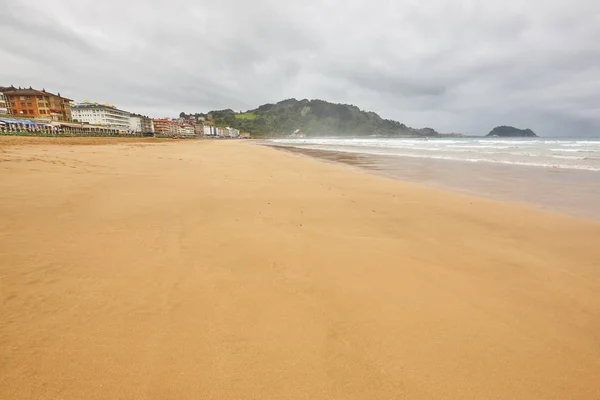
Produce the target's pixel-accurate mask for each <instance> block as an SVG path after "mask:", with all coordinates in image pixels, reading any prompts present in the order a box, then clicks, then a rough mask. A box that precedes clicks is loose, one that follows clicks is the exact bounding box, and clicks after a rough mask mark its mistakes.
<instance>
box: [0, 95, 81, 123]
mask: <svg viewBox="0 0 600 400" xmlns="http://www.w3.org/2000/svg"><path fill="white" fill-rule="evenodd" d="M1 92H2V93H4V96H5V98H6V102H7V107H6V108H7V111H8V110H10V114H11V115H13V116H15V117H24V118H30V119H31V118H35V119H39V120H45V121H70V120H71V102H72V100H71V99H68V98H66V97H62V96H61V95H60V93H58V94H53V93H50V92H46V90H45V89H42V90H37V89H33V88H31V87H29V89H23V88H16V87H14V86H10V87H4V88H2V90H1Z"/></svg>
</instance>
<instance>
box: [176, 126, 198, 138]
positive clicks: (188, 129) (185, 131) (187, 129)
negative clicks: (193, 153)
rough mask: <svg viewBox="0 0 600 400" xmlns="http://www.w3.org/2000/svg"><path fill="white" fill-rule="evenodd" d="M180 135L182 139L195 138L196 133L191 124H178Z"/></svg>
mask: <svg viewBox="0 0 600 400" xmlns="http://www.w3.org/2000/svg"><path fill="white" fill-rule="evenodd" d="M177 128H178V131H177V133H178V135H179V136H181V137H195V136H196V131H195V129H194V127H193V126H192V125H190V124H178V127H177Z"/></svg>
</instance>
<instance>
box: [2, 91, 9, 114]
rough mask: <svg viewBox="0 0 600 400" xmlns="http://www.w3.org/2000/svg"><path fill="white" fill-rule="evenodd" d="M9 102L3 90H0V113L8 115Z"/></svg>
mask: <svg viewBox="0 0 600 400" xmlns="http://www.w3.org/2000/svg"><path fill="white" fill-rule="evenodd" d="M8 105H9V102H8V100H7V99H6V96H5V95H4V93H3V92H0V115H10V108H8Z"/></svg>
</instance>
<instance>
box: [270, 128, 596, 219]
mask: <svg viewBox="0 0 600 400" xmlns="http://www.w3.org/2000/svg"><path fill="white" fill-rule="evenodd" d="M266 144H268V145H270V146H276V147H278V148H282V149H286V150H289V151H294V152H300V153H303V154H306V155H310V156H314V157H318V158H321V159H325V160H328V161H333V162H342V163H347V164H351V165H354V166H357V167H360V168H364V169H367V170H371V171H375V172H377V173H380V174H385V175H387V176H391V177H394V178H397V179H402V180H407V181H412V182H419V183H424V184H427V185H431V186H436V187H440V188H443V189H448V190H453V191H458V192H461V193H467V194H472V195H478V196H483V197H489V198H495V199H499V200H507V201H513V202H520V203H525V204H528V205H531V206H534V207H538V208H541V209H545V210H548V211H552V212H559V213H566V214H570V215H573V216H577V217H582V218H587V219H594V220H598V221H600V138H487V137H486V138H423V139H421V138H410V139H408V138H407V139H399V138H394V139H389V138H284V139H274V140H270V141H268V143H266Z"/></svg>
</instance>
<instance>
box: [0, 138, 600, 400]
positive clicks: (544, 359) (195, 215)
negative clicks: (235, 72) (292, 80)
mask: <svg viewBox="0 0 600 400" xmlns="http://www.w3.org/2000/svg"><path fill="white" fill-rule="evenodd" d="M2 155H3V156H4V157H5V159H3V160H1V161H0V204H1V205H2V206H1V207H0V228H1V229H0V232H2V233H0V248H2V249H3V250H2V251H0V285H1V286H0V288H1V289H2V290H0V306H1V307H2V313H0V342H1V343H2V346H0V397H1V398H9V399H25V398H30V397H36V398H45V399H59V398H86V399H90V400H94V399H106V398H140V397H151V398H177V399H184V400H185V399H190V400H191V399H197V398H208V397H212V398H215V399H217V398H218V399H240V398H285V399H305V398H311V399H315V400H321V399H322V400H325V399H332V398H338V399H352V398H356V399H359V398H360V399H365V398H373V399H383V398H397V397H403V398H411V399H416V400H425V399H432V398H435V399H453V400H456V399H474V398H475V399H480V398H496V397H498V398H499V397H502V398H511V399H515V400H532V399H540V400H541V399H544V400H548V399H549V400H552V399H556V400H559V399H565V398H578V399H579V398H581V399H589V398H595V397H598V394H599V393H600V383H599V382H598V380H597V379H596V376H598V375H599V374H600V364H598V360H597V357H596V355H597V354H599V353H600V313H599V310H600V296H598V285H600V269H599V266H600V265H599V261H598V260H600V248H599V247H598V241H599V240H600V224H598V223H594V222H591V221H586V220H581V219H578V218H572V217H569V216H564V215H557V214H552V213H548V212H544V211H539V210H535V209H532V208H530V207H524V206H521V205H518V204H514V203H504V202H499V201H495V200H489V199H485V198H479V197H473V196H467V195H463V194H457V193H452V192H448V191H444V190H440V189H436V188H430V187H427V186H426V185H421V184H415V183H411V182H403V181H400V180H394V179H389V178H387V177H382V176H379V175H377V174H368V173H364V172H357V171H353V170H352V169H351V168H348V167H347V166H346V165H340V164H334V163H324V162H321V161H319V160H316V159H314V158H311V157H298V156H294V155H292V154H289V153H286V152H282V151H279V150H276V149H272V148H268V147H265V146H262V145H261V146H257V145H255V144H254V143H246V142H243V141H169V142H161V143H157V144H132V145H131V146H126V145H123V144H122V143H117V144H115V145H107V146H79V145H66V146H54V145H48V146H38V145H26V144H25V145H21V146H16V147H5V148H3V153H2Z"/></svg>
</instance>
